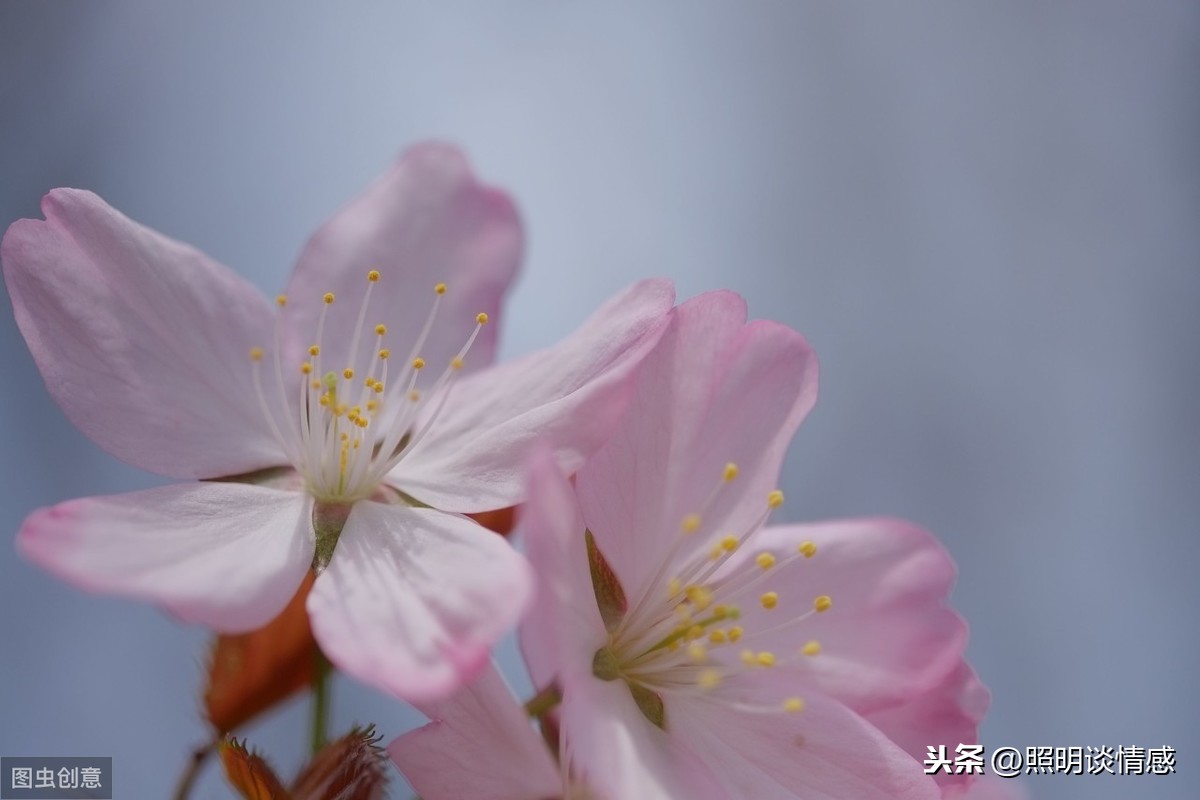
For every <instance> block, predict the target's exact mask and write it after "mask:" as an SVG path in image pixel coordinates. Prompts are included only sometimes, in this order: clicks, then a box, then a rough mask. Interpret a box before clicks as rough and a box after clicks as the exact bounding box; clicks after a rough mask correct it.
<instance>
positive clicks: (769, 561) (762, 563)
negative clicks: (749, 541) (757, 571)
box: [754, 553, 775, 569]
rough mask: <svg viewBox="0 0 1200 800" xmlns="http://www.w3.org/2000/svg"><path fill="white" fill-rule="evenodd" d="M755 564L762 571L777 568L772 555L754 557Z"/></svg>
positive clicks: (761, 554) (765, 554)
mask: <svg viewBox="0 0 1200 800" xmlns="http://www.w3.org/2000/svg"><path fill="white" fill-rule="evenodd" d="M754 562H755V563H756V564H758V566H759V567H761V568H762V569H770V568H771V567H773V566H775V556H773V555H771V554H770V553H759V554H758V555H757V556H755V557H754Z"/></svg>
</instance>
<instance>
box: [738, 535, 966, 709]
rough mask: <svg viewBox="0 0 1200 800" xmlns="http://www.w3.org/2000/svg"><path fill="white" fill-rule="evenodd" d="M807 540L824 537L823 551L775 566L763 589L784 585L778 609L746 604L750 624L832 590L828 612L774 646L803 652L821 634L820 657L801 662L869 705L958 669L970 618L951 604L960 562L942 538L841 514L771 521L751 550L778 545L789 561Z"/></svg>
mask: <svg viewBox="0 0 1200 800" xmlns="http://www.w3.org/2000/svg"><path fill="white" fill-rule="evenodd" d="M805 541H811V542H813V543H814V544H816V546H817V550H816V555H815V556H814V557H812V558H799V559H798V560H792V561H790V562H789V563H788V564H785V565H781V566H779V567H777V568H775V569H776V570H777V573H776V574H773V575H770V576H769V577H768V578H767V579H765V582H764V583H763V584H762V586H761V590H762V591H767V590H771V589H773V590H776V591H777V592H778V593H779V607H778V608H776V609H774V610H771V611H764V610H763V609H762V608H761V607H759V606H758V605H757V604H754V603H749V604H746V605H744V606H743V615H744V622H743V625H744V626H745V628H746V630H748V631H752V630H758V629H761V628H765V627H767V626H768V625H770V624H773V623H776V622H779V621H780V620H781V618H780V616H779V615H780V614H781V612H782V613H791V610H792V609H796V610H803V611H807V610H809V609H811V607H812V602H813V600H814V599H815V598H816V597H817V596H819V595H828V596H829V597H831V598H832V600H833V607H832V608H831V609H830V610H829V611H827V612H825V613H822V614H816V615H814V616H811V617H810V618H809V619H807V620H805V621H804V622H803V623H802V624H799V625H795V626H793V627H791V628H789V629H788V630H786V631H782V632H780V633H778V634H777V635H774V636H773V638H772V641H771V642H770V649H772V650H774V651H776V652H777V653H780V654H798V652H799V650H800V648H801V647H802V646H803V645H804V644H805V643H806V642H808V641H811V640H815V641H817V642H819V643H820V645H821V652H820V655H817V656H814V657H807V656H805V657H802V659H801V660H802V663H801V664H800V665H799V666H798V667H797V669H803V671H804V673H805V675H806V679H807V680H815V682H816V683H817V685H819V686H820V687H821V688H822V690H824V691H825V692H827V693H829V694H831V695H832V696H834V697H836V698H837V699H839V700H840V701H842V702H843V703H846V704H847V705H848V706H850V707H851V708H853V709H855V710H856V711H858V712H860V713H868V712H871V711H876V710H879V709H883V708H888V707H890V706H892V705H895V704H896V703H898V702H903V701H906V700H908V699H910V698H913V697H915V696H916V695H918V694H921V693H923V692H925V691H928V690H929V689H931V688H933V687H934V686H936V685H938V684H939V683H940V682H941V681H942V680H943V679H944V677H945V676H946V675H948V674H949V673H950V672H952V671H953V670H954V669H955V668H956V666H957V665H958V663H959V661H960V659H961V657H962V652H963V648H964V647H965V646H966V635H967V632H966V625H965V624H964V623H963V621H962V619H961V618H960V617H959V616H958V615H957V614H955V613H954V612H953V611H951V610H950V609H949V608H947V607H946V599H947V597H948V595H949V594H950V588H951V586H952V585H953V583H954V564H953V562H952V561H951V560H950V557H949V555H947V554H946V551H945V550H944V549H942V546H941V545H940V544H939V543H938V541H937V540H936V539H934V538H933V537H932V536H931V535H929V534H928V533H926V532H925V531H923V530H921V529H919V528H917V527H915V526H913V525H911V524H909V523H906V522H903V521H901V520H893V519H882V518H881V519H857V520H838V521H832V522H821V523H815V524H808V525H788V526H780V527H773V528H765V529H763V530H762V531H761V532H760V533H759V534H758V535H757V536H755V537H754V538H753V539H752V540H750V541H749V542H748V543H747V545H746V548H745V554H746V556H751V555H753V554H756V553H758V552H760V551H762V550H769V551H772V552H774V553H776V554H777V556H778V558H779V560H780V561H781V562H782V561H783V560H784V558H786V557H788V556H790V555H791V554H794V553H796V552H797V547H798V545H799V544H800V543H801V542H805ZM797 594H800V595H801V597H799V598H797V597H796V595H797ZM797 603H798V605H797Z"/></svg>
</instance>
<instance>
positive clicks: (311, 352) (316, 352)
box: [308, 344, 321, 356]
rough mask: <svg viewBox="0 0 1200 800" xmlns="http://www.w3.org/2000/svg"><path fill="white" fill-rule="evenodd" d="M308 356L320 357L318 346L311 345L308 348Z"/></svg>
mask: <svg viewBox="0 0 1200 800" xmlns="http://www.w3.org/2000/svg"><path fill="white" fill-rule="evenodd" d="M308 354H309V355H310V356H319V355H321V347H320V345H315V344H314V345H312V346H311V347H309V348H308Z"/></svg>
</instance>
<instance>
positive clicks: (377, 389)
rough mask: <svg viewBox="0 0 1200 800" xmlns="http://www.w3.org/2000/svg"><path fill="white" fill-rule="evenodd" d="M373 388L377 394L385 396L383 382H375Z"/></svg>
mask: <svg viewBox="0 0 1200 800" xmlns="http://www.w3.org/2000/svg"><path fill="white" fill-rule="evenodd" d="M372 388H373V389H374V390H375V394H383V381H375V385H374V386H373V387H372Z"/></svg>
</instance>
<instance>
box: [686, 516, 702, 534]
mask: <svg viewBox="0 0 1200 800" xmlns="http://www.w3.org/2000/svg"><path fill="white" fill-rule="evenodd" d="M699 528H700V515H699V514H688V515H687V516H686V517H684V518H683V532H684V533H695V532H696V531H697V530H698V529H699Z"/></svg>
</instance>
